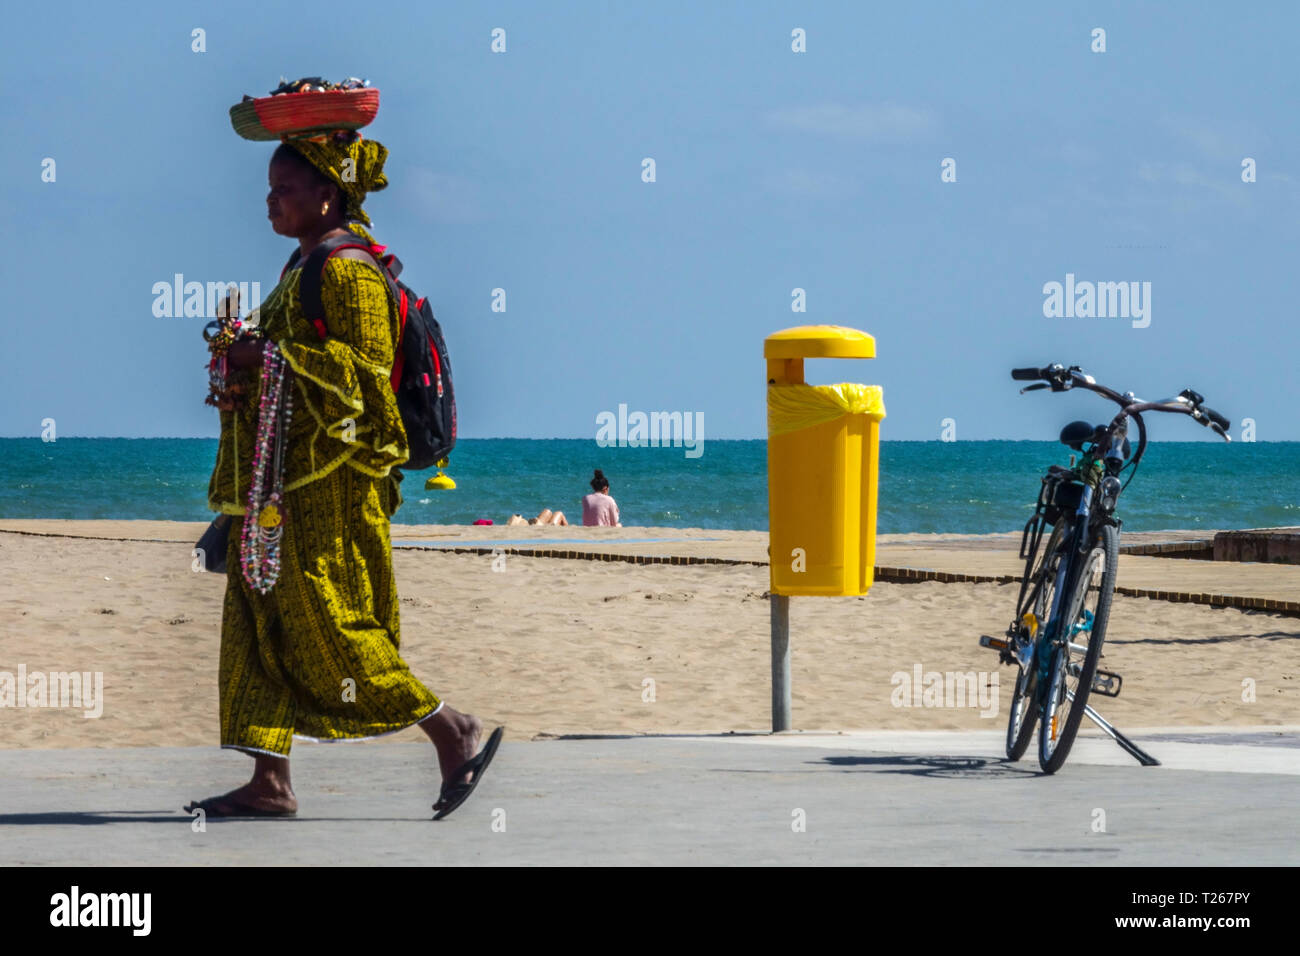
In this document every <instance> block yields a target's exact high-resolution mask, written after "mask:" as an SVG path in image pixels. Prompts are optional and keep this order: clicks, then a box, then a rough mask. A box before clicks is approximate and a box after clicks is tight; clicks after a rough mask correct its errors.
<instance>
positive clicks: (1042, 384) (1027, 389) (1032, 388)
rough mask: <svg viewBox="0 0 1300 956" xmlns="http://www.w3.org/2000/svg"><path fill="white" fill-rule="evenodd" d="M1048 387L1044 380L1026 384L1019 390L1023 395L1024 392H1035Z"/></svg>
mask: <svg viewBox="0 0 1300 956" xmlns="http://www.w3.org/2000/svg"><path fill="white" fill-rule="evenodd" d="M1050 387H1051V386H1049V385H1048V384H1047V383H1046V382H1039V383H1038V384H1037V385H1026V386H1025V387H1024V388H1022V389H1021V390H1020V394H1021V395H1023V394H1025V392H1036V391H1038V390H1039V389H1040V388H1050Z"/></svg>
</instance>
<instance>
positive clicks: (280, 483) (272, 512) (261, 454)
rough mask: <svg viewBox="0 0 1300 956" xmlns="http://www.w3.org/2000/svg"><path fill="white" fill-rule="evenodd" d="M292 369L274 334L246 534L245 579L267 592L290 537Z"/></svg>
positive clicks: (265, 364)
mask: <svg viewBox="0 0 1300 956" xmlns="http://www.w3.org/2000/svg"><path fill="white" fill-rule="evenodd" d="M291 378H292V376H291V373H290V372H289V369H288V365H287V363H286V362H285V360H284V356H283V355H281V354H280V350H279V349H278V348H277V347H276V345H275V343H274V342H272V341H271V340H270V339H269V338H268V339H267V340H266V345H265V346H264V347H263V350H262V388H261V393H262V394H261V401H260V404H259V407H258V417H257V444H256V445H254V447H253V476H252V480H251V481H250V482H249V485H248V507H247V509H245V512H244V528H243V533H242V536H241V538H240V564H241V565H242V566H243V571H244V580H245V581H247V582H248V585H249V587H251V588H253V590H255V591H257V592H258V593H260V594H266V593H267V592H268V591H270V590H271V589H272V588H273V587H275V582H276V581H277V580H278V579H279V577H280V544H281V541H282V539H283V538H284V521H285V518H286V512H285V508H284V444H285V438H286V437H287V433H288V426H289V418H290V416H291V415H292V413H293V390H292V389H291V388H290V381H291Z"/></svg>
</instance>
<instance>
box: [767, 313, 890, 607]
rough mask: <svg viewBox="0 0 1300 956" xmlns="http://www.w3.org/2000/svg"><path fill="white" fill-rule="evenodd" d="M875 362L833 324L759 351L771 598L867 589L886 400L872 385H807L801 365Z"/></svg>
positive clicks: (871, 350) (862, 337)
mask: <svg viewBox="0 0 1300 956" xmlns="http://www.w3.org/2000/svg"><path fill="white" fill-rule="evenodd" d="M875 356H876V340H875V339H873V338H872V337H871V336H870V335H868V334H867V333H865V332H859V331H858V330H857V329H848V328H844V327H843V326H838V325H805V326H800V327H798V328H793V329H784V330H782V331H780V332H777V333H775V334H773V335H770V336H768V337H767V339H766V340H765V341H764V343H763V357H764V358H765V359H767V494H768V528H769V533H768V538H769V542H770V552H771V591H772V593H773V594H784V595H795V594H806V595H823V596H837V595H857V594H866V593H867V590H868V589H869V588H870V587H871V583H872V579H873V569H874V567H875V563H876V476H877V471H878V461H879V453H880V420H881V419H882V418H884V417H885V403H884V395H883V392H882V389H881V388H880V387H879V386H878V385H854V384H841V385H808V384H806V383H805V382H804V373H803V362H804V359H806V358H875Z"/></svg>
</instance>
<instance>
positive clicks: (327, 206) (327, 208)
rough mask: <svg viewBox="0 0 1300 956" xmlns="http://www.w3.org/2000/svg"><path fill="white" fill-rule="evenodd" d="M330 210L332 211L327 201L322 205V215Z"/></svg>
mask: <svg viewBox="0 0 1300 956" xmlns="http://www.w3.org/2000/svg"><path fill="white" fill-rule="evenodd" d="M329 211H330V204H329V203H325V205H323V206H321V207H320V214H321V215H322V216H323V215H325V214H326V213H327V212H329Z"/></svg>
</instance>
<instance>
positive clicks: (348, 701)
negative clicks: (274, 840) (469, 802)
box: [208, 224, 441, 756]
mask: <svg viewBox="0 0 1300 956" xmlns="http://www.w3.org/2000/svg"><path fill="white" fill-rule="evenodd" d="M351 228H352V229H353V230H354V231H355V232H357V233H358V234H359V235H361V236H363V237H364V238H366V239H367V240H368V241H371V242H373V241H374V240H373V238H372V237H371V236H370V234H369V233H367V232H366V231H365V230H364V229H363V228H361V227H360V226H358V225H355V224H354V225H352V226H351ZM300 275H301V272H300V270H299V269H293V270H290V271H289V272H288V273H286V274H285V276H284V279H283V280H282V281H281V282H280V284H279V285H278V286H276V288H275V289H274V291H272V292H271V294H270V295H269V296H268V297H267V299H266V301H265V302H264V303H263V304H262V306H261V311H260V323H259V324H260V327H261V328H262V330H263V331H264V332H265V333H266V335H267V336H268V337H269V338H271V339H272V340H273V341H274V342H276V344H277V345H279V347H280V350H281V352H282V353H283V355H284V357H285V359H286V360H287V363H288V365H289V367H290V368H291V369H292V371H293V386H292V387H293V417H292V420H291V422H290V425H289V429H288V440H287V444H286V450H285V473H284V489H285V496H284V503H285V514H286V521H285V531H284V539H283V542H282V544H281V570H280V577H279V580H278V582H277V583H276V585H275V587H274V588H273V589H272V590H271V591H270V592H269V593H267V594H265V595H263V594H259V593H258V592H256V591H254V590H253V589H252V588H250V587H249V586H248V583H247V582H246V581H245V580H244V576H243V570H242V568H241V566H240V562H239V551H240V546H239V541H240V532H241V531H242V525H243V514H244V509H245V504H246V502H247V499H248V485H249V479H250V474H251V471H252V453H253V446H254V443H255V440H256V435H257V405H258V389H257V387H256V385H254V387H253V388H252V389H251V390H250V394H249V396H248V397H247V401H246V402H245V403H244V406H243V408H241V409H240V410H238V411H235V412H222V413H221V441H220V445H219V448H218V452H217V462H216V467H215V468H214V469H213V472H212V480H211V483H210V485H209V489H208V504H209V507H210V508H212V510H214V511H220V512H223V513H225V514H229V515H234V516H236V517H235V519H234V521H233V523H232V527H231V530H230V544H229V550H228V552H227V558H226V563H227V582H226V597H225V605H224V608H223V611H222V620H221V663H220V684H221V745H222V746H223V747H229V748H234V749H237V750H243V751H247V752H250V753H263V754H273V755H279V756H287V755H288V753H289V748H290V745H291V743H292V740H293V737H294V736H295V735H297V736H300V737H308V738H313V739H317V740H337V739H342V738H362V737H372V736H376V735H378V734H383V733H389V732H392V731H396V730H400V729H402V728H403V727H407V726H410V725H411V724H414V723H416V722H417V721H420V720H422V719H423V718H425V717H427V716H429V715H431V714H433V713H434V712H436V711H437V710H438V708H439V707H440V706H441V705H440V703H439V701H438V698H437V697H436V696H434V695H433V693H431V692H430V691H429V690H428V689H427V688H426V687H425V686H424V685H423V684H421V683H420V682H419V681H418V680H416V679H415V677H414V676H413V675H412V674H411V672H410V670H409V669H408V668H407V666H406V664H405V663H404V662H403V661H402V658H401V656H400V655H399V654H398V641H399V622H398V601H397V588H396V584H395V582H394V580H393V563H392V562H393V559H392V546H391V543H390V540H389V530H388V522H389V519H390V518H391V517H392V515H393V512H394V511H396V510H397V507H398V506H399V505H400V504H401V501H402V497H401V492H400V490H399V488H398V482H399V481H400V480H401V478H400V473H397V472H394V471H393V468H394V467H395V466H397V465H400V464H401V463H402V462H404V461H405V460H406V458H407V443H406V433H405V431H404V430H403V428H402V420H401V416H400V414H399V413H398V410H397V401H396V398H395V397H394V395H393V390H392V386H391V385H390V383H389V375H390V370H391V368H392V364H393V357H394V343H395V342H396V340H397V332H398V317H397V309H396V306H395V305H394V304H393V302H392V297H391V296H390V295H389V293H388V287H387V285H386V284H385V282H384V279H383V278H382V277H381V275H380V274H379V272H378V270H377V269H376V268H375V267H374V266H373V265H371V264H369V263H367V262H363V261H358V260H355V259H345V258H339V257H333V258H331V259H330V260H329V263H328V265H327V266H326V268H325V272H324V275H323V276H322V281H321V298H322V300H323V302H324V305H325V324H326V327H327V329H328V332H329V336H328V338H327V339H325V340H322V339H321V338H320V336H319V335H318V333H317V332H316V329H315V327H314V326H312V324H311V323H310V322H308V321H307V319H306V318H305V317H304V315H303V312H302V307H301V305H300V303H299V299H298V280H299V277H300ZM255 375H256V373H255Z"/></svg>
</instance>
